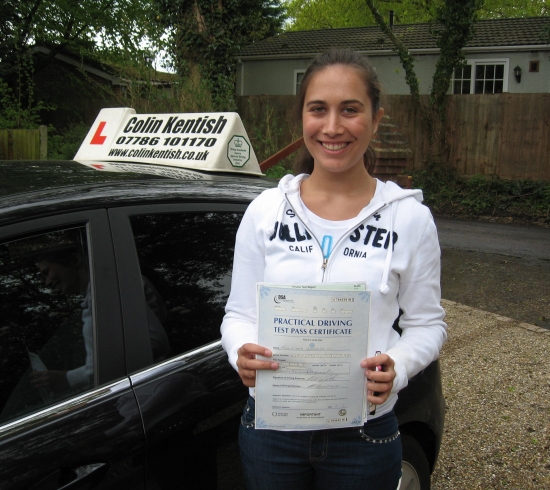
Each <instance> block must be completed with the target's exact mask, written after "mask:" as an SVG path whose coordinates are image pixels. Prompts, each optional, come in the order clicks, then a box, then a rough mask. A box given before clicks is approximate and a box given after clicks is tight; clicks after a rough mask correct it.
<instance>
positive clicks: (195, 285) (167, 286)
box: [130, 212, 242, 360]
mask: <svg viewBox="0 0 550 490" xmlns="http://www.w3.org/2000/svg"><path fill="white" fill-rule="evenodd" d="M241 218H242V214H241V213H222V212H189V213H170V214H168V213H167V214H148V215H136V216H131V217H130V222H131V226H132V231H133V234H134V239H135V244H136V248H137V252H138V257H139V263H140V268H141V276H142V282H143V289H144V292H145V298H146V302H147V309H148V310H151V311H153V312H154V314H155V316H156V318H157V319H158V321H159V322H160V323H161V324H162V326H163V329H164V331H165V332H166V335H167V338H168V350H167V356H168V357H172V356H175V355H179V354H182V353H184V352H187V351H189V350H191V349H195V348H197V347H200V346H202V345H204V344H207V343H209V342H212V341H214V340H218V339H219V338H220V325H221V321H222V318H223V315H224V308H225V303H226V301H227V296H228V295H229V290H230V287H231V268H232V265H233V249H234V245H235V235H236V233H237V228H238V226H239V223H240V221H241ZM149 332H150V336H151V344H152V346H153V351H154V345H155V341H154V333H153V332H152V329H151V322H150V321H149ZM153 354H154V352H153ZM153 357H155V355H153ZM158 359H159V358H158V356H156V359H155V360H158Z"/></svg>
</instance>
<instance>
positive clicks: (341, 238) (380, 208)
mask: <svg viewBox="0 0 550 490" xmlns="http://www.w3.org/2000/svg"><path fill="white" fill-rule="evenodd" d="M285 200H286V202H287V203H288V205H289V206H290V208H291V209H292V210H293V211H294V214H295V215H296V217H297V218H298V219H299V220H300V222H301V223H302V225H303V226H304V228H305V229H306V230H307V231H308V233H309V234H310V235H311V236H312V237H313V238H314V239H315V242H316V243H317V246H318V247H319V249H320V250H321V254H323V264H322V265H321V270H322V271H323V275H322V277H321V282H325V272H326V270H327V267H328V261H329V257H325V254H324V253H323V247H321V244H320V243H319V240H318V239H317V237H316V236H315V234H314V233H313V232H312V231H311V230H310V229H309V228H308V227H307V225H306V224H305V221H304V220H303V219H302V217H301V216H300V215H299V214H298V212H297V211H296V207H295V206H293V205H292V204H291V202H290V200H289V199H288V195H287V193H286V192H285ZM387 205H388V204H387V203H383V204H382V205H381V206H380V207H379V208H377V209H375V210H374V211H373V212H372V213H371V214H369V215H368V216H366V217H365V218H364V219H362V220H361V221H360V222H359V223H358V224H357V225H355V226H353V227H352V228H350V229H349V230H348V231H346V232H345V233H344V234H343V235H342V236H341V237H340V238H339V239H338V241H337V242H336V245H334V247H333V249H332V252H331V256H332V255H333V254H334V252H335V251H336V249H337V248H338V245H340V243H341V242H342V240H344V238H345V237H346V236H348V235H349V234H350V233H351V232H352V231H354V230H355V229H356V228H357V227H358V226H360V225H362V224H363V223H364V222H365V221H367V220H368V219H370V218H372V216H373V215H374V214H376V213H377V212H378V211H381V210H382V209H384V208H385V207H386V206H387Z"/></svg>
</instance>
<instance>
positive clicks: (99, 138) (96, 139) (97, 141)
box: [90, 121, 107, 145]
mask: <svg viewBox="0 0 550 490" xmlns="http://www.w3.org/2000/svg"><path fill="white" fill-rule="evenodd" d="M105 124H107V121H101V122H100V123H99V126H98V127H97V129H96V132H95V134H94V136H93V138H92V141H90V145H102V144H103V143H105V140H106V139H107V136H103V135H102V134H101V132H102V131H103V128H104V127H105Z"/></svg>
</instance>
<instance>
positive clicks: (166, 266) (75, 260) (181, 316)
mask: <svg viewBox="0 0 550 490" xmlns="http://www.w3.org/2000/svg"><path fill="white" fill-rule="evenodd" d="M97 168H101V166H100V165H98V167H97ZM123 170H124V171H119V172H106V171H104V169H103V170H96V169H94V168H92V167H91V166H85V165H83V164H80V163H77V162H51V161H48V162H22V161H17V162H9V161H0V352H1V355H0V360H1V362H2V368H1V370H0V488H2V489H40V490H42V489H44V490H45V489H61V488H62V489H84V488H86V489H88V488H94V489H95V488H97V489H106V488H116V489H121V488H122V489H134V488H143V489H145V488H147V489H157V488H180V487H181V488H200V489H211V488H212V489H215V488H218V489H240V488H244V485H243V482H242V477H241V474H240V463H239V457H238V448H237V443H236V435H237V430H238V424H239V419H240V413H241V411H242V408H243V406H244V403H245V400H246V398H247V389H245V388H244V386H243V385H242V383H241V381H240V379H239V377H238V375H237V374H236V373H235V371H234V370H233V369H232V368H231V367H230V365H229V363H228V361H227V357H226V355H225V353H224V352H223V350H222V348H221V343H220V334H219V327H220V324H221V320H222V317H223V314H224V306H225V302H226V299H227V295H228V293H229V287H230V277H231V267H232V259H233V246H234V240H235V233H236V230H237V227H238V225H239V222H240V219H241V216H242V214H243V212H244V211H245V209H246V207H247V205H248V203H249V202H250V201H251V200H252V199H253V198H254V197H255V196H257V195H258V194H259V193H260V192H261V191H262V190H264V189H266V188H269V187H272V186H274V185H276V183H274V182H273V181H270V180H269V179H265V178H261V177H253V176H221V175H212V174H206V173H204V172H203V173H201V172H194V171H186V173H185V178H186V179H187V180H182V179H179V178H177V177H178V175H177V171H175V170H174V168H173V167H170V168H168V167H167V168H166V169H165V172H164V173H165V174H166V175H167V176H166V177H164V176H162V174H163V171H162V166H157V167H156V172H155V173H156V174H157V175H151V174H149V173H147V171H146V170H145V167H144V166H143V165H131V164H128V165H125V166H124V169H123ZM158 174H160V175H158ZM174 177H175V178H174ZM396 413H397V416H398V419H399V422H400V430H401V433H402V435H403V448H404V477H403V481H402V485H401V488H406V489H419V488H421V489H427V488H429V478H430V472H431V471H432V470H433V468H434V465H435V463H436V460H437V456H438V451H439V447H440V443H441V436H442V429H443V419H444V400H443V396H442V391H441V379H440V371H439V364H438V363H437V362H435V363H433V364H432V365H430V366H429V367H428V368H427V369H425V370H424V371H423V372H422V373H420V374H419V375H417V376H416V377H415V378H413V379H412V380H411V381H410V383H409V386H408V387H407V388H406V389H405V390H403V391H402V392H401V393H400V395H399V402H398V404H397V406H396Z"/></svg>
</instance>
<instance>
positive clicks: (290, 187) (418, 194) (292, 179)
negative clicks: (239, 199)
mask: <svg viewBox="0 0 550 490" xmlns="http://www.w3.org/2000/svg"><path fill="white" fill-rule="evenodd" d="M308 177H309V175H308V174H300V175H296V176H294V175H285V176H284V177H283V178H282V179H281V180H280V181H279V189H280V191H281V192H282V193H283V195H286V196H287V198H288V199H289V200H291V201H292V196H293V195H299V193H300V184H301V183H302V181H303V180H305V179H307V178H308ZM376 180H377V186H379V185H382V189H381V190H380V192H377V193H376V194H375V196H374V197H373V199H372V201H371V202H370V203H369V205H368V206H367V207H370V206H371V205H380V204H390V203H392V202H395V201H400V200H401V199H405V198H406V197H411V196H412V197H414V198H415V199H416V200H417V201H418V202H422V201H423V200H424V197H423V195H422V191H421V190H420V189H402V188H401V187H399V186H398V185H397V184H396V183H395V182H391V181H388V182H382V181H380V180H378V179H376Z"/></svg>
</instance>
